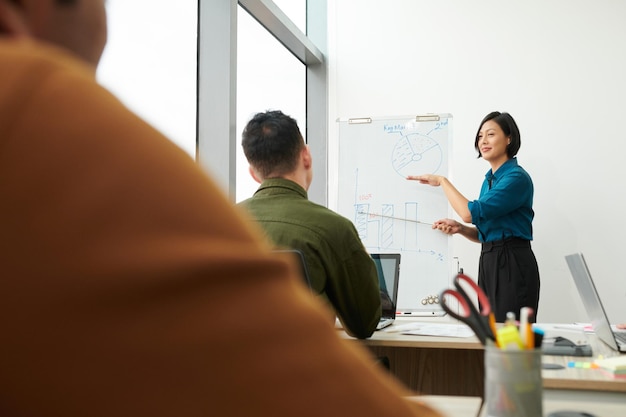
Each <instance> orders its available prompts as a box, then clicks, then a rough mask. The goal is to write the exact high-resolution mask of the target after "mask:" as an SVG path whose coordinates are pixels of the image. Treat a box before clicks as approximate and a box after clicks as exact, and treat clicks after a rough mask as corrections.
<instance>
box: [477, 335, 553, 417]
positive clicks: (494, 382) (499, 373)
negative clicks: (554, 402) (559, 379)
mask: <svg viewBox="0 0 626 417" xmlns="http://www.w3.org/2000/svg"><path fill="white" fill-rule="evenodd" d="M480 415H481V416H482V417H541V416H543V381H542V379H541V349H528V350H502V349H499V348H497V347H495V346H486V347H485V398H484V401H483V405H482V410H481V413H480Z"/></svg>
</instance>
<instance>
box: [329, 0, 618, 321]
mask: <svg viewBox="0 0 626 417" xmlns="http://www.w3.org/2000/svg"><path fill="white" fill-rule="evenodd" d="M625 21H626V2H623V1H620V0H593V1H591V0H524V1H521V0H518V1H502V0H474V1H467V0H437V1H424V0H386V1H384V2H381V1H379V0H330V1H329V31H330V33H329V57H328V62H329V74H330V77H331V79H330V97H331V102H330V103H329V109H330V120H331V121H335V120H336V119H337V118H346V117H364V116H394V115H407V114H421V113H427V112H436V113H438V112H441V113H452V115H453V116H454V122H453V123H454V124H453V128H454V134H453V148H452V160H451V167H452V175H451V179H452V180H453V183H454V184H455V185H456V186H457V188H458V189H459V190H460V191H461V192H462V193H463V194H464V195H465V196H466V197H468V198H469V199H474V198H477V196H478V193H479V189H480V184H481V182H482V179H483V176H484V174H485V172H486V171H487V170H488V169H489V166H488V164H487V163H486V162H485V161H483V160H482V159H476V154H475V151H474V149H473V143H474V135H475V132H476V129H477V128H478V123H479V122H480V120H481V119H482V118H483V117H484V116H485V115H486V114H487V113H489V112H490V111H492V110H500V111H508V112H510V113H511V114H512V115H513V117H515V119H516V121H517V122H518V125H519V127H520V130H521V134H522V147H521V149H520V152H519V153H518V159H519V162H520V164H521V165H522V166H523V167H524V168H526V170H527V171H528V172H529V173H530V174H531V176H532V177H533V180H534V184H535V202H534V209H535V213H536V216H535V221H534V223H533V225H534V242H533V248H534V251H535V254H536V256H537V260H538V262H539V268H540V273H541V278H542V283H541V285H542V287H541V299H540V307H539V320H540V321H543V322H571V321H588V318H587V315H586V313H585V312H584V310H583V308H582V304H581V302H580V298H579V296H578V293H577V291H576V289H575V287H574V284H573V282H572V278H571V276H570V275H569V272H568V269H567V265H566V263H565V261H564V259H563V256H564V255H566V254H569V253H573V252H578V251H580V252H583V253H584V254H585V257H586V258H587V262H588V264H589V266H590V268H591V271H592V273H593V275H594V277H595V278H596V281H597V282H596V285H597V287H598V290H599V292H600V296H601V297H602V299H603V300H604V302H605V307H606V308H607V312H608V314H609V318H610V319H611V320H612V321H614V322H624V321H626V308H625V307H624V305H625V301H626V300H625V299H626V278H625V277H624V276H622V271H621V270H620V268H621V266H622V260H621V258H622V257H623V256H625V255H624V253H625V252H626V251H625V249H626V245H625V244H624V243H623V241H622V239H623V238H624V235H625V232H626V224H625V222H624V217H623V215H624V213H626V193H625V192H624V189H625V188H626V187H625V186H624V180H625V179H626V174H625V173H624V172H623V167H622V162H623V155H624V154H626V133H625V131H626V129H625V128H624V127H623V124H626V118H625V117H624V116H623V113H624V111H625V110H626V104H625V103H624V100H625V98H626V46H625V45H624V43H625V41H626V25H625V24H624V22H625ZM329 140H330V143H331V145H330V146H331V160H330V173H329V175H330V179H331V182H330V184H329V186H330V195H331V196H332V195H333V193H334V192H335V193H336V188H337V181H336V171H337V166H336V164H337V162H336V153H335V154H333V150H332V149H333V148H332V147H333V146H334V145H333V144H336V140H337V126H336V124H335V123H332V122H331V124H330V139H329ZM333 173H335V174H334V177H333ZM416 174H418V173H416ZM418 186H420V185H419V184H416V187H418ZM332 206H333V201H332V200H331V207H332ZM444 216H445V213H443V214H442V217H444ZM453 252H454V253H453V256H458V257H459V261H460V263H461V266H462V267H464V268H465V271H466V272H467V273H469V274H470V275H471V276H474V277H475V276H477V271H478V266H477V265H478V263H477V261H478V256H479V252H480V246H479V245H478V244H474V243H471V242H468V241H467V240H465V239H463V238H461V237H454V238H453Z"/></svg>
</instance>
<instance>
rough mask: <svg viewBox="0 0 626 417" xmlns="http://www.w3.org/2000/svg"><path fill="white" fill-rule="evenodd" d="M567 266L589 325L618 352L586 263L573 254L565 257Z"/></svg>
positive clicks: (577, 254) (580, 255)
mask: <svg viewBox="0 0 626 417" xmlns="http://www.w3.org/2000/svg"><path fill="white" fill-rule="evenodd" d="M565 260H566V261H567V266H568V267H569V269H570V272H571V273H572V277H573V278H574V282H575V283H576V288H577V289H578V293H579V294H580V298H581V300H582V302H583V305H584V306H585V310H587V314H588V315H589V319H590V320H591V325H592V327H593V330H594V331H595V332H596V335H597V336H598V337H599V338H600V339H601V340H603V341H604V342H605V343H606V344H607V345H609V346H610V347H611V348H613V349H615V350H619V348H618V346H617V343H616V341H615V336H613V331H612V330H611V323H610V322H609V319H608V317H607V315H606V312H605V311H604V306H603V305H602V301H601V300H600V296H599V295H598V291H597V290H596V286H595V284H594V283H593V279H592V278H591V273H590V272H589V268H588V267H587V263H586V262H585V259H584V257H583V255H582V254H581V253H574V254H572V255H567V256H566V257H565Z"/></svg>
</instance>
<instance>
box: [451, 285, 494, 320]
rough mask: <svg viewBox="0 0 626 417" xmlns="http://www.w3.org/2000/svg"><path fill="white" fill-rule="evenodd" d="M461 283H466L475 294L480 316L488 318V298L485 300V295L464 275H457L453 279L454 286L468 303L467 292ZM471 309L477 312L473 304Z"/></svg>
mask: <svg viewBox="0 0 626 417" xmlns="http://www.w3.org/2000/svg"><path fill="white" fill-rule="evenodd" d="M461 281H463V282H465V283H467V284H468V285H469V286H470V287H471V288H472V290H474V292H475V293H476V297H477V298H478V305H479V307H480V315H481V316H485V317H487V316H489V314H490V313H491V304H490V303H489V298H487V294H485V292H484V291H483V289H482V288H480V287H479V286H478V284H477V283H476V282H475V281H474V280H473V279H471V278H470V277H468V276H467V275H465V274H458V275H457V276H456V278H455V279H454V286H455V287H456V289H457V291H459V292H460V293H461V294H463V295H464V296H465V297H466V298H467V299H468V301H469V299H470V298H469V296H468V295H467V292H466V291H465V289H464V288H463V286H462V285H461ZM471 308H472V309H474V310H476V311H477V312H478V310H477V309H476V307H474V304H473V303H472V304H471Z"/></svg>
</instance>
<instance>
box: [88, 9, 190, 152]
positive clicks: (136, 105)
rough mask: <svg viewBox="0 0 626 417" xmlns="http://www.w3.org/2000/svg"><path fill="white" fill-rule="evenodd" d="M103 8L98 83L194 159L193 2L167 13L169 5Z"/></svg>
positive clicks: (169, 10)
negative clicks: (105, 28) (104, 17)
mask: <svg viewBox="0 0 626 417" xmlns="http://www.w3.org/2000/svg"><path fill="white" fill-rule="evenodd" d="M106 6H107V15H108V25H109V39H108V43H107V46H106V49H105V51H104V55H103V56H102V60H101V62H100V66H99V68H98V72H97V76H98V80H99V82H100V83H101V84H102V85H104V86H105V87H106V88H108V89H109V90H111V91H112V92H113V93H114V94H115V95H116V96H117V97H118V98H120V99H121V100H122V101H123V102H124V104H126V105H127V106H128V107H129V108H130V109H132V110H133V111H134V112H136V113H138V114H139V115H140V116H141V117H142V118H144V119H146V120H147V121H148V122H149V123H150V124H152V125H153V126H154V127H156V128H157V129H159V130H160V131H161V132H163V133H164V134H165V135H166V136H167V137H168V138H169V139H171V140H172V141H173V142H174V143H176V144H177V145H178V146H180V147H181V148H182V149H183V150H184V151H186V152H187V153H189V155H191V156H192V157H195V153H196V68H197V26H198V25H197V21H198V4H197V2H193V1H181V2H177V3H176V7H174V8H172V2H171V1H170V0H133V1H128V0H107V4H106ZM164 22H167V23H166V24H164ZM164 28H166V29H167V30H164Z"/></svg>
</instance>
